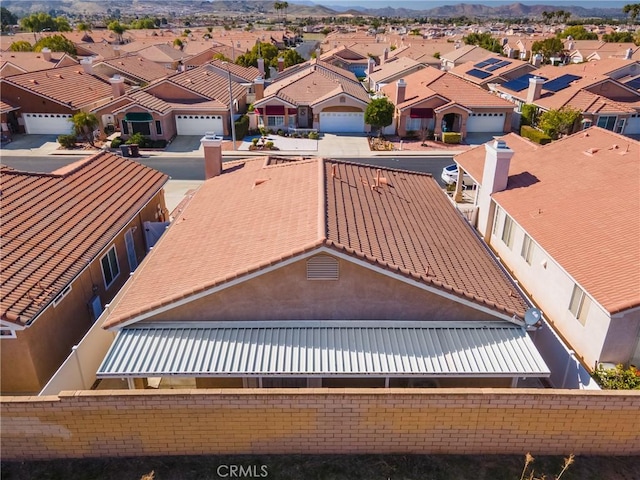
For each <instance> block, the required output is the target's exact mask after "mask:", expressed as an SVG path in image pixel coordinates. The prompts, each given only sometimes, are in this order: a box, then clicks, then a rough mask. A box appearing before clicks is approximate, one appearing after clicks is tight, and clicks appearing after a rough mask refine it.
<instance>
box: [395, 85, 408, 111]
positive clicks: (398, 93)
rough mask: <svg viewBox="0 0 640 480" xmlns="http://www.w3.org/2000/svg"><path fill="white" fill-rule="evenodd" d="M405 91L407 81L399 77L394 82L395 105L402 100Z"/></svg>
mask: <svg viewBox="0 0 640 480" xmlns="http://www.w3.org/2000/svg"><path fill="white" fill-rule="evenodd" d="M406 91H407V83H406V82H405V81H404V78H401V79H400V80H398V81H397V82H396V102H395V103H396V106H398V105H400V104H401V103H402V102H404V96H405V93H406Z"/></svg>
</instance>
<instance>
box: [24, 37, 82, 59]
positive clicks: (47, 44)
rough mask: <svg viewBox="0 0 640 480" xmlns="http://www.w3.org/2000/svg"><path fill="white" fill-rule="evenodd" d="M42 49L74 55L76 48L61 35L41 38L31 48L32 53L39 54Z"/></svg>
mask: <svg viewBox="0 0 640 480" xmlns="http://www.w3.org/2000/svg"><path fill="white" fill-rule="evenodd" d="M43 48H48V49H49V50H51V51H52V52H66V53H68V54H69V55H76V53H77V52H76V46H75V45H74V43H73V42H72V41H70V40H68V39H67V38H65V37H63V36H62V35H51V36H50V37H42V38H41V39H40V40H38V41H37V42H36V44H35V45H34V46H33V51H34V52H39V51H41V50H42V49H43Z"/></svg>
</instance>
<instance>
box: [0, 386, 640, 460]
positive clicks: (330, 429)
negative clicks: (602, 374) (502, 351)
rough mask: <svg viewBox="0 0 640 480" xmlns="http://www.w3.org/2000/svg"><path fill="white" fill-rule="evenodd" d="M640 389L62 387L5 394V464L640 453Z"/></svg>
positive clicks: (3, 446) (3, 453)
mask: <svg viewBox="0 0 640 480" xmlns="http://www.w3.org/2000/svg"><path fill="white" fill-rule="evenodd" d="M639 409H640V393H638V392H620V391H619V392H605V391H598V392H591V391H588V392H587V391H573V390H508V389H459V390H451V389H440V390H433V389H425V390H421V389H416V390H406V389H405V390H402V389H388V390H387V389H344V390H340V391H337V392H336V391H331V390H329V389H313V388H311V389H293V390H291V389H283V390H268V389H263V390H259V391H256V390H169V391H166V390H165V391H156V390H142V391H140V390H137V391H102V392H62V393H61V394H60V395H59V396H50V397H26V398H25V397H3V398H2V402H1V405H0V414H1V415H2V432H1V435H2V459H3V460H6V461H10V460H25V461H28V460H35V459H47V458H60V457H126V456H142V455H199V454H249V453H251V454H256V453H271V454H279V453H281V454H294V453H313V454H322V453H402V454H412V453H415V454H467V455H469V454H518V455H523V454H524V452H533V453H534V455H535V454H554V455H557V454H558V453H571V452H572V453H575V454H592V455H638V454H640V415H638V410H639Z"/></svg>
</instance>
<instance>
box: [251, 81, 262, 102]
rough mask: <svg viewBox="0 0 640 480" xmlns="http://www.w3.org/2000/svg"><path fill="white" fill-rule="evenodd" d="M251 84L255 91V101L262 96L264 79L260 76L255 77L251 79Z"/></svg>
mask: <svg viewBox="0 0 640 480" xmlns="http://www.w3.org/2000/svg"><path fill="white" fill-rule="evenodd" d="M253 86H254V89H255V92H256V101H258V100H262V99H263V98H264V79H263V78H262V77H256V79H255V80H254V81H253Z"/></svg>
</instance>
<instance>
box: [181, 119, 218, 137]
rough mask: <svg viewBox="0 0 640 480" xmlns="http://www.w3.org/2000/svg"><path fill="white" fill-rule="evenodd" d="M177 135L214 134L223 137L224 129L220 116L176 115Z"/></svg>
mask: <svg viewBox="0 0 640 480" xmlns="http://www.w3.org/2000/svg"><path fill="white" fill-rule="evenodd" d="M176 130H177V133H178V135H204V134H205V133H206V132H214V133H216V134H217V135H223V133H224V127H223V124H222V116H221V115H176Z"/></svg>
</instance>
